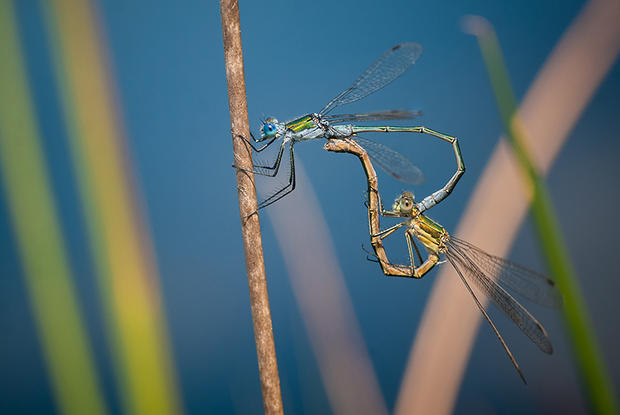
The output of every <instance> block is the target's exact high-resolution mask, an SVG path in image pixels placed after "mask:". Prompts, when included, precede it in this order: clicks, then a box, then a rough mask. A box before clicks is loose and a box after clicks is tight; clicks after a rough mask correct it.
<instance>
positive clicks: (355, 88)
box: [320, 42, 422, 115]
mask: <svg viewBox="0 0 620 415" xmlns="http://www.w3.org/2000/svg"><path fill="white" fill-rule="evenodd" d="M421 53H422V46H420V45H419V44H417V43H412V42H410V43H401V44H399V45H396V46H394V47H393V48H392V49H390V50H388V51H387V52H385V53H384V54H383V56H381V57H380V58H379V59H377V61H376V62H375V63H373V64H372V65H370V67H369V68H368V69H366V72H364V73H363V74H362V75H360V77H359V78H357V80H356V81H355V82H353V85H351V86H350V87H349V88H348V89H345V90H344V91H342V92H341V93H340V94H338V96H336V97H335V98H334V99H332V100H331V101H330V102H329V103H328V104H327V105H326V106H325V108H323V109H322V110H321V112H320V114H321V115H325V114H327V113H328V112H330V111H331V110H333V109H334V108H336V107H338V106H340V105H343V104H348V103H350V102H353V101H357V100H358V99H362V98H364V97H366V96H368V95H370V94H372V93H373V92H375V91H377V90H379V89H381V88H383V87H384V86H386V85H387V84H389V83H390V82H392V81H393V80H394V79H396V78H398V77H399V76H401V75H402V74H403V73H405V72H406V71H407V69H409V68H410V67H411V65H413V64H414V63H415V61H416V60H417V59H418V58H419V57H420V54H421Z"/></svg>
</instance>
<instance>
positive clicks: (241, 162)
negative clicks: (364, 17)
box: [220, 0, 283, 415]
mask: <svg viewBox="0 0 620 415" xmlns="http://www.w3.org/2000/svg"><path fill="white" fill-rule="evenodd" d="M220 12H221V15H222V33H223V38H224V57H225V62H226V80H227V82H228V105H229V107H230V121H231V127H232V130H231V131H232V132H233V134H232V135H233V153H234V162H235V165H236V166H239V167H240V168H242V169H246V170H251V169H252V153H251V149H250V148H249V146H248V145H247V144H246V143H245V142H244V141H243V140H242V139H240V138H239V137H238V136H236V134H243V135H244V136H245V137H249V135H250V134H249V122H248V109H247V100H246V95H245V74H244V71H243V50H242V47H241V28H240V22H239V4H238V2H237V1H236V0H220ZM236 178H237V192H238V196H239V211H240V214H241V232H242V235H243V250H244V253H245V262H246V270H247V275H248V286H249V291H250V306H251V310H252V322H253V324H254V338H255V341H256V353H257V355H258V370H259V374H260V382H261V389H262V394H263V406H264V408H265V413H266V414H270V415H271V414H282V413H283V408H282V395H281V393H280V378H279V376H278V363H277V360H276V348H275V344H274V340H273V327H272V325H271V311H270V309H269V296H268V293H267V280H266V278H265V260H264V258H263V243H262V239H261V233H260V222H259V220H258V215H257V214H252V213H253V212H255V211H256V207H257V201H256V188H255V187H254V175H253V174H251V173H247V172H244V171H241V170H239V169H238V170H237V174H236ZM250 215H251V216H250Z"/></svg>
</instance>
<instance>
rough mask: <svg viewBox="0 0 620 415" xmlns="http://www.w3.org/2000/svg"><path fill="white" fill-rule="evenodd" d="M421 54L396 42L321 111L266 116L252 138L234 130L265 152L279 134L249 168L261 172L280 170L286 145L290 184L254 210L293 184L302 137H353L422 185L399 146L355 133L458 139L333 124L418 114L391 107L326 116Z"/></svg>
mask: <svg viewBox="0 0 620 415" xmlns="http://www.w3.org/2000/svg"><path fill="white" fill-rule="evenodd" d="M421 53H422V47H421V46H420V45H419V44H417V43H411V42H410V43H401V44H398V45H396V46H394V47H392V48H391V49H390V50H388V51H387V52H386V53H384V54H383V55H382V56H381V57H380V58H379V59H378V60H377V61H376V62H375V63H373V64H372V65H371V66H370V67H369V68H368V69H367V70H366V71H365V72H364V73H363V74H362V75H361V76H360V77H359V78H358V79H357V80H356V81H355V82H354V83H353V84H352V85H351V86H350V87H349V88H347V89H345V90H344V91H342V92H341V93H340V94H338V95H337V96H336V97H335V98H334V99H332V100H331V101H329V103H328V104H327V105H325V107H323V109H322V110H321V111H319V112H317V113H312V114H307V115H304V116H302V117H298V118H296V119H294V120H292V121H288V122H284V123H282V122H279V121H278V120H277V119H275V118H267V119H266V120H265V121H264V122H263V124H262V126H261V129H260V138H258V139H256V138H254V136H252V137H251V138H252V140H249V139H247V138H245V137H243V136H241V135H237V136H238V137H240V138H242V139H244V140H245V141H246V142H247V143H249V144H250V145H251V146H252V148H253V149H254V150H255V151H257V152H260V151H263V150H264V149H266V148H267V147H269V146H270V145H271V144H273V143H274V142H275V141H276V140H278V139H281V144H280V149H279V151H278V154H277V156H276V158H275V160H274V162H273V164H271V165H256V164H255V165H254V170H252V171H251V172H252V173H255V174H259V175H263V176H269V177H274V176H276V175H277V174H278V170H279V168H280V165H281V162H282V156H283V154H284V151H285V148H286V146H287V145H289V164H290V176H289V180H288V183H287V184H286V185H285V186H284V187H282V188H280V189H278V190H277V191H276V192H275V193H272V194H271V195H270V196H269V197H267V198H266V199H264V200H263V201H261V202H260V203H259V204H258V207H257V210H258V209H262V208H264V207H266V206H269V205H270V204H272V203H274V202H276V201H277V200H279V199H281V198H282V197H284V196H286V195H287V194H288V193H290V192H292V191H293V190H294V189H295V155H294V149H293V148H294V145H295V144H296V143H298V142H301V141H307V140H313V139H320V138H325V139H328V140H330V139H338V138H345V137H351V136H355V139H356V140H357V141H358V142H359V143H360V144H361V145H363V146H364V148H365V149H366V151H367V152H368V154H369V155H370V157H371V158H372V159H373V161H374V162H375V163H376V164H377V165H379V166H380V167H381V168H382V169H383V170H385V171H386V172H387V173H388V174H390V175H391V176H392V177H395V178H396V179H398V180H401V181H403V182H405V183H410V184H420V183H421V182H422V181H423V180H424V176H423V174H422V172H421V171H420V169H419V168H418V167H416V166H415V165H414V164H413V163H411V162H410V161H409V160H408V159H407V158H406V157H404V156H403V155H401V154H400V153H398V152H397V151H395V150H392V149H390V148H389V147H387V146H385V145H383V144H380V143H376V142H374V141H371V140H368V139H365V138H363V137H360V136H359V135H358V134H359V133H371V132H385V133H423V134H429V135H431V136H434V137H437V138H440V139H442V140H446V141H449V142H453V143H454V145H455V146H456V148H458V143H457V139H456V138H455V137H451V136H448V135H445V134H441V133H438V132H435V131H433V130H430V129H428V128H425V127H420V126H416V127H396V126H359V125H353V124H336V123H343V122H365V121H379V120H403V119H411V118H414V117H415V116H416V115H417V114H418V113H417V112H412V111H404V110H392V111H379V112H369V113H360V114H341V115H330V112H331V111H332V110H333V109H334V108H337V107H339V106H341V105H344V104H348V103H351V102H354V101H358V100H360V99H362V98H364V97H367V96H368V95H370V94H372V93H374V92H376V91H378V90H379V89H381V88H383V87H384V86H386V85H387V84H389V83H390V82H392V81H393V80H395V79H396V78H398V77H399V76H400V75H402V74H403V73H404V72H406V71H407V70H408V69H409V68H410V67H411V66H412V65H413V64H414V63H415V62H416V61H417V59H418V58H419V57H420V54H421ZM253 142H254V143H261V142H265V144H263V145H262V146H260V147H256V146H254V143H253ZM448 193H449V191H448ZM446 195H447V193H446ZM438 196H439V195H438ZM444 197H445V196H444Z"/></svg>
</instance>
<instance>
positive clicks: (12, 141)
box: [0, 1, 107, 415]
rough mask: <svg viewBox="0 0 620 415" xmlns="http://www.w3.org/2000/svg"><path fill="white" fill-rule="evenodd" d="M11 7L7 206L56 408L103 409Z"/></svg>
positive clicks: (0, 70) (3, 117)
mask: <svg viewBox="0 0 620 415" xmlns="http://www.w3.org/2000/svg"><path fill="white" fill-rule="evenodd" d="M12 6H13V2H11V1H0V91H1V92H0V176H1V178H2V179H3V180H2V182H3V188H4V191H5V194H6V196H5V197H6V200H7V207H8V210H9V212H10V218H11V222H12V225H13V229H14V232H15V238H16V240H17V245H18V249H19V253H20V257H21V262H22V267H23V273H24V278H25V281H26V287H27V288H28V294H29V297H30V301H31V305H32V313H33V315H34V320H35V322H36V325H37V329H38V334H39V339H40V341H41V348H42V354H43V356H44V358H45V363H46V366H47V370H48V372H49V377H50V383H51V389H52V391H53V392H54V398H55V400H56V404H57V409H58V412H59V413H62V414H75V415H81V414H93V415H97V414H105V413H106V412H107V410H106V405H105V401H104V399H103V395H102V393H101V386H100V384H99V380H98V378H97V373H96V371H95V364H94V362H93V358H92V353H91V350H90V345H89V342H88V337H87V335H86V331H85V330H84V322H83V320H82V315H81V313H80V308H79V305H78V300H77V298H76V294H75V290H74V288H73V283H72V275H71V269H70V267H69V264H68V259H67V254H66V250H65V247H64V241H63V237H62V233H61V229H60V225H59V223H58V217H57V215H56V207H55V203H54V200H53V195H52V192H51V189H50V185H49V176H48V174H47V169H46V167H45V160H44V156H43V151H42V149H41V146H40V143H39V131H38V126H37V122H36V118H35V115H34V110H33V107H32V103H31V101H30V91H29V90H28V84H27V78H26V76H25V73H26V72H25V70H24V66H25V65H24V64H23V59H22V53H21V49H20V44H19V39H18V28H17V25H16V21H17V19H16V18H15V11H14V9H13V7H12ZM2 277H3V278H4V277H8V276H7V275H3V276H2ZM4 335H7V334H6V333H4ZM16 370H19V368H17V369H16Z"/></svg>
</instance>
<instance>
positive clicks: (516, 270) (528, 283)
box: [451, 237, 562, 308]
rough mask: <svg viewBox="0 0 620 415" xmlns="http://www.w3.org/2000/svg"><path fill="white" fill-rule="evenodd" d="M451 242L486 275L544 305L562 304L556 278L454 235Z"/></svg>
mask: <svg viewBox="0 0 620 415" xmlns="http://www.w3.org/2000/svg"><path fill="white" fill-rule="evenodd" d="M451 243H452V244H454V245H456V246H458V247H459V248H460V249H461V250H462V251H464V252H465V253H466V254H467V256H468V257H469V258H471V259H472V261H473V262H474V263H475V264H476V265H477V266H478V267H479V268H480V270H481V271H483V272H484V273H485V275H487V276H489V277H490V278H492V279H493V280H495V281H497V282H499V283H500V285H503V286H505V287H506V288H509V289H510V290H512V291H514V292H515V293H517V294H519V295H521V296H523V297H525V298H527V299H528V300H531V301H533V302H535V303H537V304H540V305H543V306H547V307H553V308H559V307H560V306H561V305H562V295H561V294H560V292H559V291H558V289H557V287H556V286H555V284H554V282H553V281H551V280H550V279H549V278H547V277H545V276H544V275H542V274H539V273H537V272H535V271H532V270H530V269H528V268H526V267H524V266H522V265H519V264H516V263H514V262H511V261H508V260H506V259H504V258H501V257H498V256H495V255H491V254H488V253H486V252H484V251H483V250H482V249H480V248H478V247H476V246H474V245H472V244H470V243H469V242H467V241H463V240H462V239H459V238H455V237H451Z"/></svg>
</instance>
